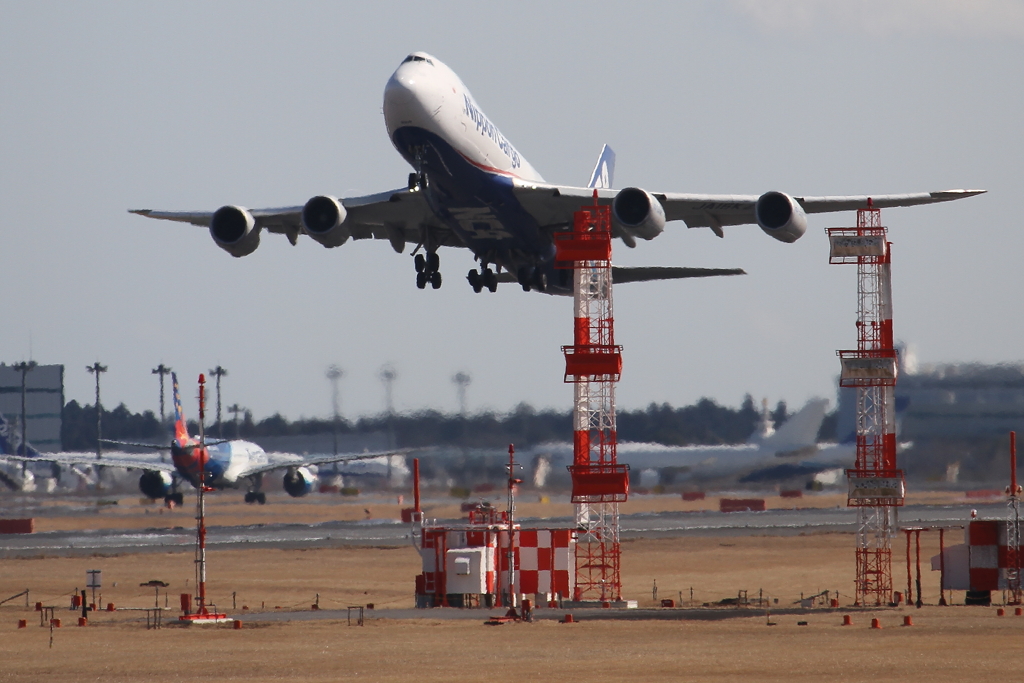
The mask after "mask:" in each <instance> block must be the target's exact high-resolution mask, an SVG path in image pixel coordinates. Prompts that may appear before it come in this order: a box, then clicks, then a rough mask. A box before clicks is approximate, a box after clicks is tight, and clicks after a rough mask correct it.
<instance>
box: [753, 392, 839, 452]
mask: <svg viewBox="0 0 1024 683" xmlns="http://www.w3.org/2000/svg"><path fill="white" fill-rule="evenodd" d="M827 411H828V399H824V398H812V399H811V400H809V401H808V402H807V403H806V404H805V405H804V407H803V408H801V409H800V410H799V411H797V412H796V414H795V415H793V416H792V417H790V418H789V419H788V420H786V422H784V423H783V424H782V426H781V427H779V428H778V429H777V430H776V431H775V433H774V434H771V435H769V436H766V437H764V438H763V439H761V440H760V443H761V444H762V445H763V446H764V447H765V448H769V449H774V450H775V451H795V450H798V449H801V448H806V447H808V446H813V445H814V444H815V443H816V442H817V440H818V430H819V429H821V422H822V420H824V419H825V413H826V412H827Z"/></svg>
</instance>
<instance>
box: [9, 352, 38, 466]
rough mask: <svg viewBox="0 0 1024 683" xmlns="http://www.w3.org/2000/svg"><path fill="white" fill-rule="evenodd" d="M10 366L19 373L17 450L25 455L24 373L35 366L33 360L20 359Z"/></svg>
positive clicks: (26, 445)
mask: <svg viewBox="0 0 1024 683" xmlns="http://www.w3.org/2000/svg"><path fill="white" fill-rule="evenodd" d="M11 367H13V368H14V369H15V370H17V371H18V372H20V373H21V445H20V446H19V451H18V452H19V454H20V455H22V456H26V455H28V436H26V434H27V431H26V427H25V375H27V374H28V373H29V371H30V370H32V369H33V368H35V367H36V362H35V361H34V360H30V361H28V362H25V361H22V362H20V363H15V364H14V365H13V366H11Z"/></svg>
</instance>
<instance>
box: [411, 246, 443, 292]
mask: <svg viewBox="0 0 1024 683" xmlns="http://www.w3.org/2000/svg"><path fill="white" fill-rule="evenodd" d="M415 264H416V286H417V287H418V288H420V289H426V288H427V283H428V282H429V283H430V286H431V287H433V288H434V289H441V271H440V268H441V257H440V256H438V255H437V252H436V251H431V252H427V254H426V255H424V254H416V259H415Z"/></svg>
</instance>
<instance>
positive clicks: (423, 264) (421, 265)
mask: <svg viewBox="0 0 1024 683" xmlns="http://www.w3.org/2000/svg"><path fill="white" fill-rule="evenodd" d="M412 262H413V265H415V266H416V272H417V273H422V272H423V271H425V270H426V269H427V259H426V258H425V257H424V256H423V254H416V258H414V259H413V260H412Z"/></svg>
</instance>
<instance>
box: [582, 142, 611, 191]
mask: <svg viewBox="0 0 1024 683" xmlns="http://www.w3.org/2000/svg"><path fill="white" fill-rule="evenodd" d="M614 176H615V152H614V151H613V150H612V148H611V147H609V146H608V145H605V146H604V147H602V148H601V156H599V157H598V158H597V166H595V167H594V172H593V173H591V174H590V184H589V185H587V187H590V188H593V189H596V190H610V189H612V180H613V178H614Z"/></svg>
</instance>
